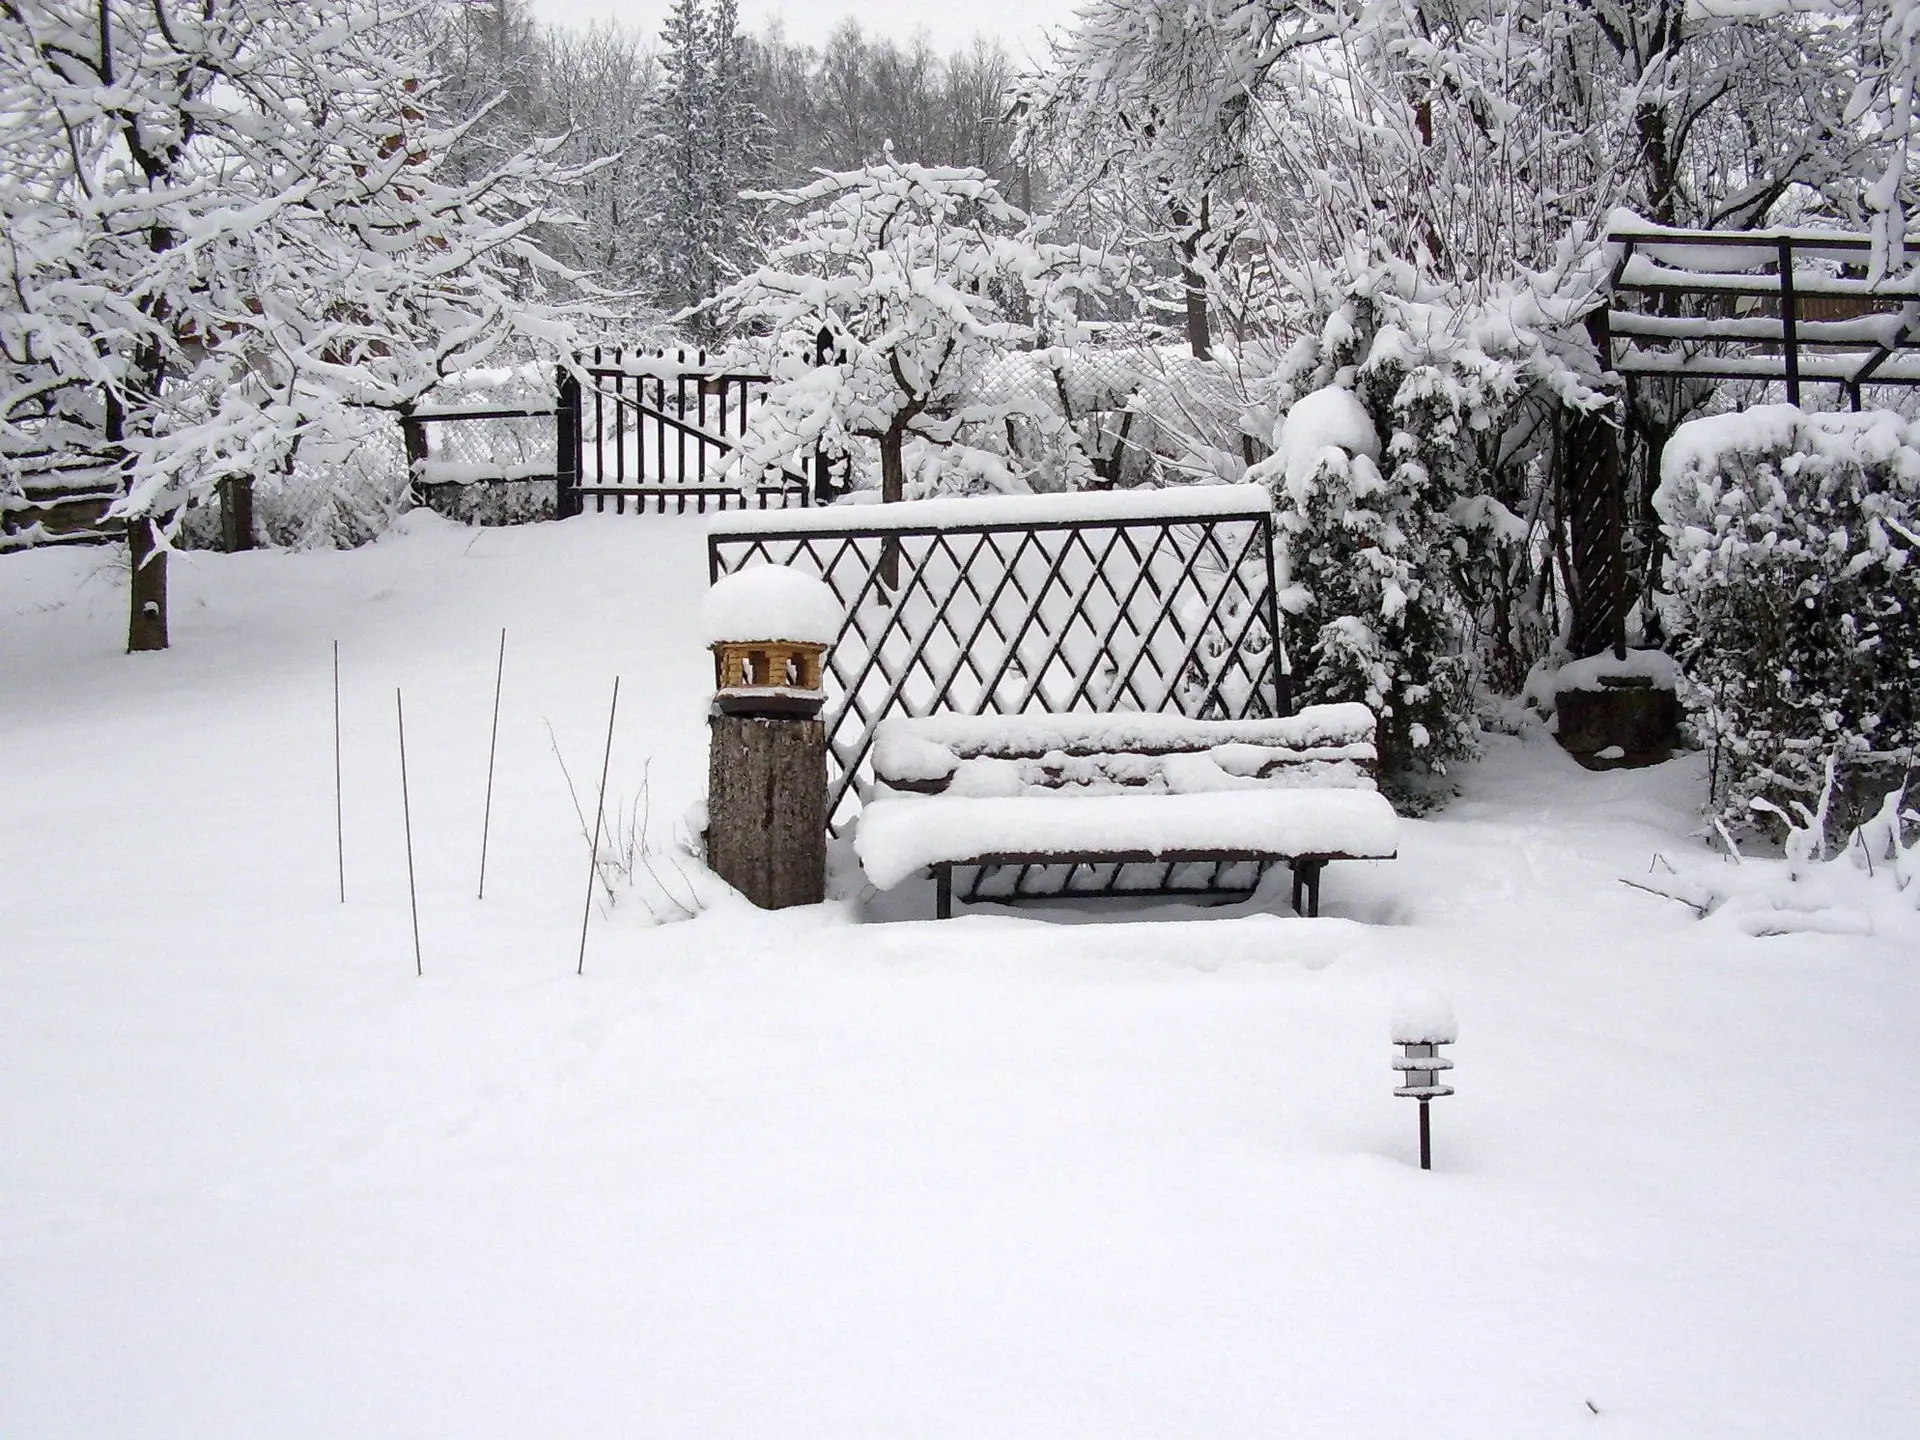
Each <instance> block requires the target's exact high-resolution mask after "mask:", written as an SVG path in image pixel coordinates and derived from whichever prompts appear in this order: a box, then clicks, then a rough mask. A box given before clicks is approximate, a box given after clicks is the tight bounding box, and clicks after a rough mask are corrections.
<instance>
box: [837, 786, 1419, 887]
mask: <svg viewBox="0 0 1920 1440" xmlns="http://www.w3.org/2000/svg"><path fill="white" fill-rule="evenodd" d="M854 848H855V850H856V851H857V852H858V854H859V856H860V863H861V865H862V866H863V867H865V869H866V872H867V878H868V879H870V880H872V881H873V883H874V884H875V885H876V886H878V887H879V888H880V889H882V890H887V889H891V888H892V887H893V886H895V885H898V884H899V883H900V882H901V881H903V880H905V879H907V878H908V877H909V876H911V875H913V874H915V873H917V872H918V871H920V870H923V869H927V868H929V867H932V866H941V865H971V864H976V863H989V864H991V863H1003V862H1013V861H1031V860H1035V859H1036V858H1037V857H1061V858H1071V857H1081V856H1089V857H1091V856H1098V857H1103V858H1108V859H1123V858H1124V859H1193V858H1214V857H1231V858H1235V859H1272V860H1326V859H1345V860H1389V859H1392V858H1393V856H1394V854H1395V853H1396V852H1397V851H1398V849H1399V820H1398V818H1397V817H1396V816H1395V815H1394V813H1393V806H1392V805H1390V804H1389V803H1388V802H1387V800H1386V797H1385V796H1383V795H1381V794H1380V793H1379V792H1378V791H1376V790H1297V789H1288V790H1242V791H1234V792H1232V793H1227V794H1200V795H1173V794H1153V795H1118V794H1116V795H1082V796H1060V795H1047V794H1029V795H1019V796H1007V797H990V798H986V799H972V798H965V797H950V796H941V797H937V798H920V797H913V798H892V799H881V800H875V801H873V802H872V803H870V804H869V805H868V806H867V807H866V808H865V809H864V810H862V811H861V812H860V828H859V833H858V834H857V836H856V837H855V840H854Z"/></svg>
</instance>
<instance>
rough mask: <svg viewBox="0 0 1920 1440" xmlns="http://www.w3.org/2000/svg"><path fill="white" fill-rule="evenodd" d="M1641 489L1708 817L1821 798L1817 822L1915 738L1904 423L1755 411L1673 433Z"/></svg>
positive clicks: (1865, 804)
mask: <svg viewBox="0 0 1920 1440" xmlns="http://www.w3.org/2000/svg"><path fill="white" fill-rule="evenodd" d="M1661 472H1662V473H1661V481H1660V488H1659V490H1658V492H1657V493H1656V495H1655V497H1654V506H1655V509H1656V510H1657V511H1658V513H1659V515H1660V518H1661V521H1662V528H1663V530H1664V532H1665V534H1666V538H1667V545H1668V550H1669V554H1668V558H1667V560H1666V563H1665V565H1664V568H1663V571H1662V577H1663V585H1664V588H1665V590H1666V593H1667V602H1666V603H1667V606H1668V609H1669V615H1668V620H1669V624H1670V627H1671V628H1672V630H1673V631H1674V633H1675V635H1676V637H1677V638H1678V640H1679V642H1680V644H1681V647H1682V651H1681V653H1682V654H1683V655H1684V656H1685V658H1686V660H1687V668H1688V672H1689V676H1690V679H1691V685H1690V687H1689V690H1688V693H1687V696H1686V698H1687V700H1688V703H1689V705H1690V706H1691V707H1692V708H1693V710H1694V711H1695V723H1696V725H1697V726H1698V728H1699V730H1700V732H1701V735H1702V737H1703V738H1704V739H1705V741H1706V742H1707V744H1708V746H1709V748H1710V750H1711V752H1712V761H1713V764H1712V772H1711V773H1712V798H1713V804H1714V805H1715V807H1716V808H1717V810H1718V812H1719V813H1720V815H1721V816H1722V818H1728V817H1732V818H1736V819H1739V820H1743V821H1744V820H1745V819H1746V818H1747V817H1748V816H1749V815H1750V814H1751V813H1752V806H1753V802H1755V801H1757V800H1764V801H1765V802H1766V803H1767V804H1768V805H1770V806H1772V807H1774V810H1773V812H1772V813H1775V814H1777V813H1778V812H1780V811H1783V810H1787V809H1789V808H1790V807H1791V806H1792V805H1793V804H1794V802H1795V801H1799V802H1801V803H1810V802H1811V801H1812V800H1813V799H1814V798H1815V797H1816V796H1818V795H1819V794H1820V792H1821V788H1822V773H1823V766H1824V764H1825V762H1826V759H1827V757H1828V756H1834V757H1837V761H1838V765H1839V773H1840V784H1839V790H1838V795H1837V798H1836V799H1835V801H1834V804H1833V806H1832V811H1831V818H1830V822H1829V824H1830V828H1831V829H1832V831H1833V833H1836V834H1845V833H1847V831H1848V830H1850V829H1851V828H1852V827H1853V826H1854V825H1856V824H1858V823H1859V822H1860V821H1861V820H1862V819H1863V818H1864V817H1865V816H1866V815H1867V814H1869V813H1871V812H1872V811H1873V810H1874V809H1875V808H1876V807H1877V806H1878V804H1879V802H1880V797H1881V795H1882V794H1884V793H1885V792H1886V791H1888V790H1890V789H1893V788H1896V787H1898V786H1899V785H1900V784H1901V783H1902V781H1903V778H1904V776H1905V775H1906V773H1907V772H1908V771H1909V770H1910V769H1911V767H1912V765H1913V757H1914V748H1915V744H1916V742H1920V709H1917V707H1916V699H1915V688H1916V685H1920V566H1916V565H1915V564H1913V560H1914V558H1915V550H1916V549H1917V548H1920V534H1917V533H1916V532H1920V517H1916V514H1915V511H1916V508H1920V425H1916V424H1914V423H1912V422H1909V421H1907V420H1904V419H1903V418H1901V417H1900V416H1898V415H1895V414H1892V413H1890V412H1885V411H1875V412H1867V413H1864V414H1855V415H1839V414H1805V413H1802V412H1801V411H1800V410H1798V409H1796V408H1794V407H1792V406H1788V405H1768V406H1761V407H1759V408H1756V409H1753V410H1748V411H1745V412H1742V413H1739V414H1732V415H1716V416H1711V417H1708V418H1706V419H1703V420H1695V421H1691V422H1689V423H1688V424H1686V425H1683V426H1681V427H1680V429H1679V430H1677V431H1676V432H1675V434H1674V436H1673V439H1672V440H1670V441H1669V442H1668V444H1667V449H1666V456H1665V460H1664V462H1663V464H1662V467H1661Z"/></svg>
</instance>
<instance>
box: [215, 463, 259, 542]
mask: <svg viewBox="0 0 1920 1440" xmlns="http://www.w3.org/2000/svg"><path fill="white" fill-rule="evenodd" d="M220 548H221V549H222V550H225V551H228V552H229V553H231V552H233V551H235V550H251V549H252V548H253V477H252V476H251V475H229V476H227V478H226V479H224V480H222V481H221V482H220Z"/></svg>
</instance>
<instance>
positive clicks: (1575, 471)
mask: <svg viewBox="0 0 1920 1440" xmlns="http://www.w3.org/2000/svg"><path fill="white" fill-rule="evenodd" d="M1607 245H1608V247H1609V249H1610V251H1611V252H1612V254H1613V268H1612V275H1611V284H1610V288H1609V291H1608V295H1607V303H1606V304H1605V305H1604V306H1603V307H1601V308H1599V309H1597V310H1594V311H1592V312H1591V313H1590V314H1589V315H1588V317H1587V328H1588V333H1589V334H1590V335H1591V337H1592V339H1593V343H1594V348H1595V349H1596V350H1597V351H1598V352H1599V357H1600V362H1601V367H1602V368H1603V369H1604V370H1607V371H1611V372H1612V373H1614V374H1616V375H1618V376H1619V377H1620V378H1621V380H1622V381H1623V382H1624V384H1625V386H1626V391H1627V398H1628V401H1629V406H1628V407H1627V408H1629V409H1630V402H1631V398H1632V395H1633V389H1634V386H1635V385H1636V384H1640V383H1645V382H1650V381H1661V380H1670V381H1679V380H1689V379H1692V380H1750V381H1759V382H1762V383H1775V384H1779V385H1781V386H1782V387H1783V388H1784V390H1785V392H1786V398H1787V402H1788V403H1789V404H1792V405H1798V404H1800V401H1801V394H1802V390H1803V388H1804V387H1805V386H1807V385H1810V384H1831V385H1835V386H1838V387H1839V393H1840V395H1841V396H1843V397H1844V398H1845V399H1846V401H1847V403H1848V404H1849V405H1850V406H1851V407H1852V408H1853V409H1855V410H1858V409H1859V408H1860V405H1861V391H1862V389H1863V388H1864V387H1866V386H1868V385H1920V269H1915V268H1908V269H1903V270H1901V271H1899V272H1897V273H1895V274H1893V275H1890V276H1886V277H1883V278H1881V279H1879V280H1869V279H1868V275H1869V271H1870V268H1871V262H1872V258H1873V241H1872V238H1871V237H1870V236H1867V235H1864V234H1858V233H1847V232H1840V231H1828V230H1797V229H1776V230H1741V231H1728V230H1681V229H1673V228H1669V227H1665V226H1658V225H1654V224H1651V223H1649V222H1646V221H1641V220H1632V221H1622V222H1621V223H1618V224H1615V225H1612V226H1610V227H1609V228H1608V231H1607ZM1912 249H1913V251H1914V253H1916V254H1920V240H1916V241H1915V242H1914V243H1913V246H1912ZM1564 444H1565V470H1564V474H1565V477H1566V479H1565V485H1566V492H1567V493H1566V498H1567V501H1568V505H1569V526H1568V528H1569V539H1570V542H1571V547H1572V557H1571V558H1572V567H1571V568H1572V572H1573V573H1572V575H1571V577H1570V579H1571V582H1572V591H1573V593H1572V595H1571V597H1570V598H1571V601H1572V605H1573V621H1574V624H1573V636H1572V642H1573V649H1574V653H1575V654H1576V655H1583V656H1584V655H1595V654H1598V653H1600V652H1601V651H1603V650H1608V649H1612V650H1614V651H1616V652H1617V653H1622V654H1624V652H1625V646H1626V612H1627V608H1628V604H1629V600H1630V596H1629V594H1628V588H1627V583H1626V574H1625V564H1624V558H1623V545H1622V542H1623V540H1624V531H1625V519H1626V496H1625V488H1624V487H1625V480H1626V477H1625V474H1624V466H1623V463H1622V454H1621V447H1620V432H1619V430H1618V429H1617V428H1616V424H1615V423H1614V420H1613V419H1611V418H1609V417H1607V416H1605V415H1595V414H1578V415H1572V416H1570V417H1569V418H1568V421H1567V424H1566V429H1565V431H1564ZM1653 463H1655V464H1658V458H1657V456H1656V457H1655V458H1654V461H1653Z"/></svg>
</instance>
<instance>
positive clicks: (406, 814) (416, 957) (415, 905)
mask: <svg viewBox="0 0 1920 1440" xmlns="http://www.w3.org/2000/svg"><path fill="white" fill-rule="evenodd" d="M393 717H394V719H396V720H397V721H399V722H400V815H401V818H402V819H404V820H405V821H406V825H407V904H408V906H409V907H410V908H411V909H412V911H413V973H414V974H416V975H423V974H425V973H426V972H425V970H424V969H423V968H422V967H421V964H420V892H419V890H418V889H417V888H416V887H415V885H414V880H413V807H412V806H411V805H409V804H408V803H407V712H406V711H405V710H404V709H402V708H401V705H400V691H399V690H398V688H396V689H395V690H394V692H393Z"/></svg>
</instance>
